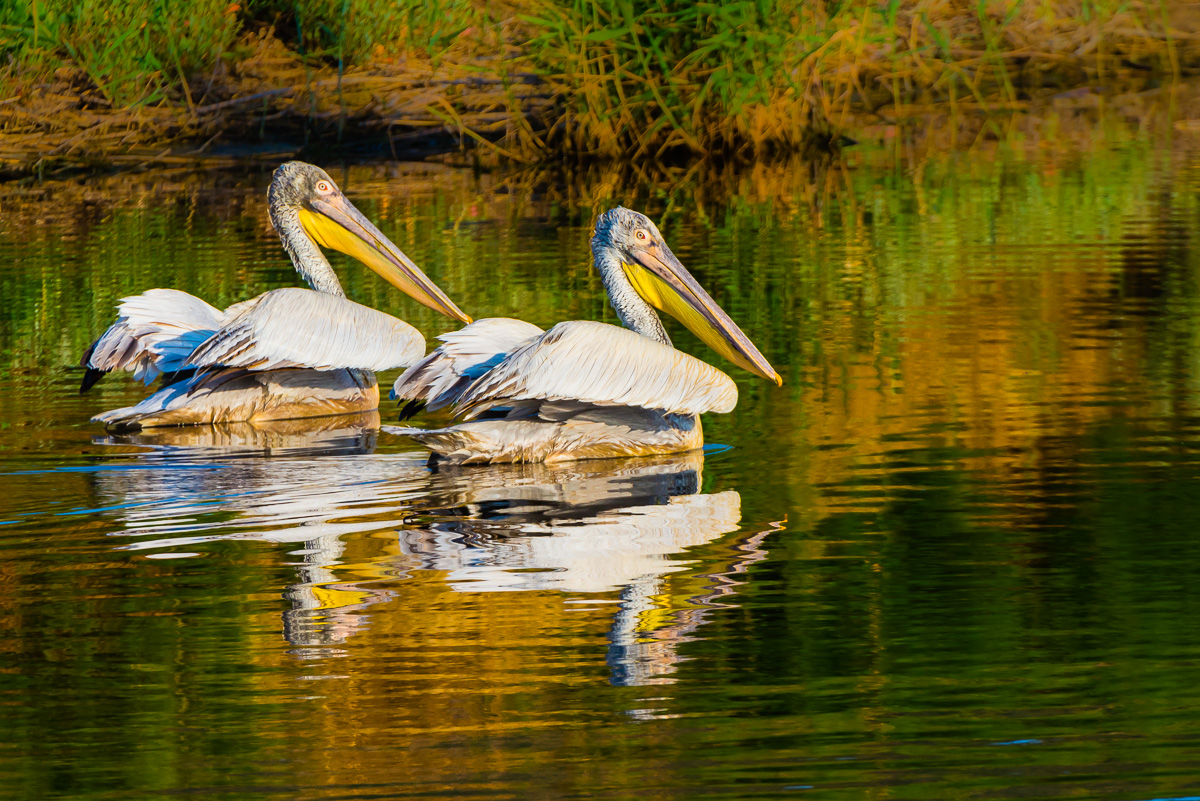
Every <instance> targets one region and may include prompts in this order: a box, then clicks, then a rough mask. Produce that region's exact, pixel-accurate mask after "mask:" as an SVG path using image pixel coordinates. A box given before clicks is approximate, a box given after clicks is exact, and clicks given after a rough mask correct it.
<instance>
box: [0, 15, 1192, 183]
mask: <svg viewBox="0 0 1200 801" xmlns="http://www.w3.org/2000/svg"><path fill="white" fill-rule="evenodd" d="M0 55H3V63H4V66H3V67H2V68H0V89H2V90H3V95H4V96H3V99H0V160H3V161H4V162H6V163H7V164H8V166H9V167H10V168H11V167H12V166H13V165H26V166H28V165H32V164H37V163H43V164H44V163H46V162H47V161H49V162H50V163H53V162H54V161H56V160H57V161H67V162H84V163H87V162H89V161H96V162H105V161H114V160H117V161H119V160H122V159H125V160H142V159H147V158H156V159H158V160H164V159H171V158H186V157H188V155H189V154H193V153H196V152H205V151H209V150H211V149H212V148H214V147H220V146H221V145H222V144H225V145H227V144H228V143H231V142H233V143H239V144H243V145H244V144H247V143H255V142H268V143H270V142H279V141H285V142H287V143H289V144H290V145H291V146H293V147H300V146H308V147H313V146H333V147H341V148H343V149H344V148H345V147H346V146H347V145H350V144H353V146H354V147H356V148H360V149H362V148H367V149H370V148H377V149H378V151H379V153H378V154H379V155H402V154H411V153H414V152H420V151H422V150H424V151H426V152H427V151H429V150H436V149H447V148H457V147H460V146H462V145H465V144H470V143H475V144H481V145H482V149H481V152H488V153H494V154H497V155H500V156H503V157H507V158H511V159H517V160H525V161H530V160H537V159H540V158H544V157H546V156H549V155H554V156H562V155H572V156H581V157H598V158H618V157H624V158H629V157H641V158H644V157H650V156H657V157H664V156H668V155H678V154H681V153H682V154H688V155H695V154H699V155H719V156H746V157H761V156H764V155H768V154H773V153H778V152H795V151H798V150H799V151H804V150H807V149H812V148H817V149H825V148H828V147H831V146H836V145H837V143H838V142H839V141H842V136H843V135H845V134H848V135H850V136H853V135H854V127H855V120H862V119H863V118H864V115H866V117H867V118H871V119H875V120H878V119H884V120H896V121H898V120H903V119H904V118H905V117H908V116H911V115H912V114H913V112H914V109H916V110H922V109H927V108H928V106H929V105H930V104H941V105H944V106H948V107H953V108H956V109H971V110H981V111H984V112H987V111H990V110H994V109H997V108H1011V107H1013V106H1015V105H1018V104H1021V103H1024V102H1027V101H1028V100H1029V99H1030V98H1031V97H1036V96H1038V95H1039V94H1046V93H1055V92H1062V91H1066V90H1071V89H1075V88H1079V87H1084V86H1089V87H1095V86H1097V85H1113V84H1115V83H1120V84H1123V85H1125V86H1144V85H1147V83H1148V82H1149V83H1160V82H1162V81H1163V80H1169V79H1173V78H1177V77H1179V76H1182V75H1186V74H1189V73H1192V72H1196V71H1197V70H1200V4H1196V3H1190V2H1184V1H1183V0H1023V1H1021V0H1006V1H1005V2H988V1H987V0H981V2H979V3H973V4H972V3H965V2H956V1H955V0H886V1H885V2H878V1H877V0H876V1H871V0H823V1H822V2H801V1H800V0H749V1H747V2H732V3H718V2H697V3H668V2H665V0H513V2H510V3H506V4H498V3H482V2H477V0H437V1H436V2H430V3H412V2H401V3H376V2H373V1H372V0H243V2H230V0H193V1H192V2H189V3H174V2H169V1H168V0H133V1H132V2H130V1H129V0H31V2H29V3H17V4H8V5H6V6H4V7H3V8H0Z"/></svg>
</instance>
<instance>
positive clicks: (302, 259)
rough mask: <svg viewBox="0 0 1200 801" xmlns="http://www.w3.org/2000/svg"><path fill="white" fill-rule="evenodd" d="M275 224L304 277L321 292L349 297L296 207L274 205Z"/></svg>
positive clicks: (285, 247)
mask: <svg viewBox="0 0 1200 801" xmlns="http://www.w3.org/2000/svg"><path fill="white" fill-rule="evenodd" d="M271 222H272V223H273V224H274V225H275V230H276V231H278V232H279V239H280V241H282V242H283V249H284V250H286V251H287V253H288V255H289V256H291V257H292V264H293V265H294V266H295V268H296V272H298V273H300V277H301V278H303V279H304V280H305V281H307V282H308V285H309V286H311V287H312V288H313V289H315V290H317V291H318V292H324V293H325V294H327V295H338V296H339V297H345V296H346V293H345V292H344V291H343V290H342V282H341V281H339V280H338V277H337V273H335V272H334V271H333V267H331V266H330V264H329V260H328V259H326V258H325V254H324V253H322V252H321V249H320V248H319V247H317V243H316V242H314V241H313V240H312V237H310V236H309V235H308V233H307V232H306V231H305V230H304V226H303V225H301V224H300V215H299V214H298V213H297V212H296V210H295V209H294V208H291V207H288V206H279V205H278V204H275V203H272V204H271Z"/></svg>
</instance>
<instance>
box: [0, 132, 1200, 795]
mask: <svg viewBox="0 0 1200 801" xmlns="http://www.w3.org/2000/svg"><path fill="white" fill-rule="evenodd" d="M332 172H333V174H334V177H335V178H337V179H338V180H339V181H340V182H341V183H342V184H343V186H344V188H345V189H346V190H347V192H348V194H349V195H350V197H351V198H352V200H354V202H355V203H356V204H358V205H359V206H360V208H361V209H362V210H363V211H364V212H365V213H366V214H367V215H368V216H370V217H371V218H372V219H374V220H376V221H377V222H378V224H379V226H380V228H381V229H382V230H383V231H384V232H385V233H387V234H388V235H389V236H390V237H391V238H392V239H393V240H394V241H395V242H396V243H397V244H399V245H400V246H401V247H402V248H403V249H404V250H405V251H406V252H407V253H408V254H409V255H410V256H411V257H412V258H413V259H414V260H415V261H416V262H417V263H418V264H420V265H422V266H423V267H424V268H425V269H426V271H427V272H428V273H429V274H430V275H431V277H432V278H433V279H434V280H435V281H437V282H438V283H439V285H441V286H442V287H443V288H444V289H445V290H446V291H447V293H448V294H449V295H450V296H451V297H453V298H454V299H455V300H456V301H457V302H458V303H459V304H460V305H461V306H462V308H463V309H464V310H466V311H467V312H468V313H469V314H472V315H474V316H476V317H481V316H489V315H509V316H518V317H522V318H524V319H528V320H531V321H533V322H535V323H538V324H540V325H549V324H552V323H554V322H556V321H558V320H562V319H580V318H585V319H602V320H607V321H609V322H613V321H614V317H613V315H612V312H611V310H610V309H608V307H607V305H606V301H605V299H604V297H603V290H602V287H601V285H600V282H599V280H598V278H597V277H596V275H595V274H594V272H592V270H591V269H590V267H589V264H588V253H587V238H588V233H589V231H588V226H589V223H590V221H591V219H592V218H593V216H594V214H595V213H596V212H597V211H599V210H601V209H603V208H606V207H608V206H611V205H613V204H615V203H618V202H619V203H624V204H625V205H629V206H633V207H637V208H641V209H644V210H646V211H647V212H648V213H650V214H651V215H652V216H653V217H655V219H660V220H662V221H663V224H662V228H663V230H664V233H665V234H666V236H667V238H668V241H669V242H670V243H671V244H672V246H673V248H674V249H675V252H676V253H677V254H678V255H679V257H680V259H681V260H682V261H683V262H684V263H685V264H686V265H688V267H689V268H690V269H691V270H692V272H693V273H694V274H695V275H696V276H697V278H698V280H699V281H700V282H701V283H702V284H704V285H705V286H706V287H708V288H709V289H710V290H711V292H712V294H713V296H714V297H715V298H716V300H717V301H718V302H719V303H721V304H722V305H723V306H724V308H725V309H727V310H728V311H729V313H730V314H731V316H732V317H733V318H734V319H735V320H737V321H738V322H739V323H740V324H741V325H742V326H743V328H744V329H745V330H746V331H747V332H748V333H749V334H750V336H751V337H752V338H753V339H754V340H755V341H756V343H757V344H758V345H759V347H760V348H761V349H762V350H763V352H764V353H765V354H767V355H768V357H769V358H770V359H771V361H772V362H773V363H774V365H775V366H776V368H777V369H778V370H779V372H780V373H781V374H782V375H783V377H784V382H785V383H784V386H783V388H782V389H775V388H774V387H773V386H771V385H769V384H767V383H766V382H763V381H761V380H758V379H755V378H754V377H752V376H749V375H748V374H746V373H744V372H740V371H737V370H736V368H733V367H731V366H730V365H728V364H725V363H723V362H721V361H720V359H719V358H718V357H717V356H716V355H715V354H712V353H711V352H709V351H706V350H705V349H704V347H703V345H702V344H701V343H699V342H698V341H697V340H696V339H695V338H693V337H691V335H690V334H687V333H686V332H685V331H683V330H682V329H681V328H680V327H679V326H677V325H673V324H672V326H671V332H672V335H673V336H674V337H675V338H676V341H677V344H678V345H679V346H680V347H681V348H683V349H685V350H688V351H690V352H692V353H695V354H696V355H699V356H701V357H702V358H705V359H706V360H708V361H711V362H713V363H715V364H718V365H720V366H721V367H722V368H723V369H726V370H728V371H729V372H730V374H731V375H733V376H734V377H735V378H736V379H737V381H738V383H739V386H740V389H741V400H740V403H739V405H738V407H737V409H736V410H735V412H734V413H732V414H730V415H725V416H715V415H714V416H709V417H708V418H707V419H706V421H705V427H706V433H707V438H708V441H709V443H710V447H709V448H708V450H707V451H706V452H704V453H697V454H689V455H681V456H676V457H669V458H659V459H642V460H623V461H615V462H610V461H596V462H590V463H579V464H575V465H566V466H556V467H543V466H523V467H522V466H510V467H503V468H495V469H458V470H455V469H440V470H436V471H433V470H430V469H429V468H428V467H427V466H426V464H425V455H426V454H425V453H424V452H422V451H421V450H420V449H418V448H416V447H414V446H413V445H412V444H411V443H407V442H405V441H404V440H401V439H398V438H395V437H391V436H389V435H388V434H386V433H380V432H379V430H378V428H379V424H380V421H381V419H382V421H383V422H389V421H391V420H392V419H393V418H394V415H395V410H394V408H393V407H392V406H391V404H387V403H385V404H384V406H383V408H382V409H381V410H380V415H379V416H375V415H363V416H358V417H350V418H330V419H328V420H325V421H322V422H321V423H320V424H319V425H313V424H304V425H295V424H280V425H277V426H274V427H271V428H268V429H253V428H250V427H245V426H225V427H222V428H219V429H204V430H193V431H165V432H157V433H145V434H141V435H133V436H128V437H109V436H106V435H104V434H103V432H101V431H99V430H97V429H96V428H95V427H94V426H92V425H90V424H89V423H88V417H89V416H90V415H92V414H95V413H96V412H98V411H101V410H104V409H107V408H111V407H113V406H118V405H126V404H128V403H131V402H134V401H135V400H136V399H137V398H139V397H140V396H141V395H142V393H143V391H144V390H143V389H142V388H140V387H139V386H137V385H135V384H134V383H133V382H132V381H130V380H128V379H125V378H122V377H109V378H108V379H106V380H105V381H103V382H102V383H101V384H100V385H98V386H97V387H96V388H95V389H94V390H93V391H92V392H90V393H89V394H88V395H85V396H82V397H80V396H78V395H77V394H76V393H75V388H76V386H77V384H78V380H79V378H80V372H79V370H78V368H76V367H75V364H76V363H77V361H78V358H79V354H80V353H81V352H82V351H83V349H84V348H85V347H86V346H87V344H88V343H89V342H90V341H91V339H92V338H94V337H95V336H96V335H97V334H98V333H99V332H100V331H101V330H103V327H104V326H105V325H106V324H107V323H108V322H109V321H110V320H111V319H112V316H113V315H112V309H113V306H114V304H115V302H116V301H117V299H118V298H120V297H122V296H124V295H126V294H131V293H134V292H137V291H140V290H142V289H146V288H149V287H152V286H165V287H175V288H179V289H183V290H186V291H190V292H194V293H196V294H198V295H200V296H201V297H204V298H205V299H206V300H208V301H210V302H212V303H213V304H214V305H219V306H223V305H227V304H230V303H233V302H236V301H238V300H243V299H246V298H248V297H251V296H253V295H255V294H257V293H259V292H261V291H263V290H266V289H269V288H272V287H277V286H290V285H293V284H294V283H295V282H296V277H295V275H294V273H293V271H292V269H291V267H290V266H289V265H288V263H287V261H286V260H285V258H284V256H283V254H282V252H281V250H280V248H279V246H278V241H277V240H275V239H274V235H273V234H272V233H271V232H270V230H269V228H268V226H267V223H266V214H265V208H264V192H265V187H266V184H267V181H268V179H269V171H267V170H258V169H257V168H255V169H246V170H238V171H216V170H212V171H194V170H179V171H151V172H148V173H144V174H140V175H121V176H108V177H104V176H93V177H88V178H79V179H73V180H69V181H61V182H49V183H45V184H26V185H20V184H10V185H7V186H4V187H0V293H2V296H3V298H4V299H5V302H4V304H3V308H2V309H0V344H2V345H3V347H2V348H0V378H2V381H0V524H2V525H0V550H2V553H3V559H2V560H0V587H2V589H3V592H0V630H2V631H3V635H4V636H3V638H0V676H2V679H0V705H2V708H3V710H4V712H3V718H4V721H5V728H6V736H5V737H4V738H3V739H2V740H0V774H3V776H4V781H3V782H2V783H0V796H3V797H10V798H86V799H141V798H165V797H176V796H180V795H186V796H191V797H198V798H287V799H292V798H313V799H326V798H327V799H350V798H406V797H421V798H489V799H491V798H513V799H524V798H613V799H618V798H622V799H623V798H633V797H636V798H647V799H651V798H653V799H658V798H663V799H666V798H698V797H701V798H702V797H719V798H777V797H787V796H791V795H807V796H809V797H817V798H827V799H861V798H864V797H867V796H870V797H879V798H912V799H929V798H955V799H961V798H1023V799H1027V798H1101V799H1114V801H1116V800H1118V799H1124V800H1126V801H1139V800H1141V799H1152V798H1182V797H1188V796H1196V795H1200V780H1198V779H1197V776H1200V714H1198V712H1200V689H1198V688H1200V683H1198V682H1197V681H1196V670H1197V665H1200V629H1198V628H1197V624H1196V621H1197V620H1200V589H1198V588H1200V538H1198V537H1197V535H1196V532H1197V531H1200V500H1198V499H1200V493H1198V490H1200V365H1198V364H1197V360H1196V353H1197V352H1198V347H1197V346H1198V344H1200V343H1198V342H1197V336H1198V334H1200V323H1198V322H1197V321H1198V320H1200V281H1198V276H1200V246H1198V245H1197V244H1196V242H1195V238H1194V233H1193V232H1195V231H1197V230H1200V140H1196V139H1190V140H1189V139H1187V138H1186V137H1184V138H1179V137H1176V138H1174V139H1169V138H1168V139H1151V138H1148V137H1147V138H1138V137H1133V138H1131V139H1129V140H1127V141H1122V142H1118V143H1110V144H1108V145H1105V146H1097V147H1094V148H1092V149H1089V150H1087V151H1071V150H1070V149H1065V150H1064V149H1046V150H1041V151H1033V152H1012V151H1009V150H1008V149H1006V148H1004V147H1000V146H994V147H984V146H981V147H980V148H977V149H975V150H973V151H971V152H967V153H958V154H951V155H943V156H936V157H935V156H929V157H924V158H922V159H921V160H919V161H916V162H913V161H911V160H905V159H897V158H895V157H893V155H892V154H891V153H888V152H874V151H867V150H865V149H864V150H863V151H862V152H849V153H847V155H846V160H845V162H835V163H833V164H830V165H826V166H823V167H817V168H810V167H805V168H795V167H787V166H778V167H767V166H759V167H755V168H752V169H747V170H742V171H737V172H729V173H725V174H722V175H718V176H712V175H703V174H699V173H697V172H695V171H691V172H688V171H685V170H680V171H667V172H664V173H662V174H658V175H653V176H648V177H645V179H644V180H643V179H639V178H638V177H637V176H630V175H628V174H624V175H622V174H611V173H605V172H604V171H595V172H585V173H583V174H578V175H566V176H564V175H549V174H539V173H531V172H516V173H511V174H486V173H485V174H483V175H478V176H477V175H475V174H473V173H472V172H471V171H470V170H459V169H455V168H452V167H444V166H438V165H409V164H390V165H367V166H355V167H350V168H345V169H340V168H334V169H332ZM335 266H337V267H338V268H339V269H340V270H341V272H342V275H343V276H344V282H345V284H346V286H347V290H348V292H349V294H350V295H351V297H352V298H354V299H356V300H359V301H362V302H364V303H368V304H370V305H373V306H376V307H378V308H381V309H383V310H385V311H388V312H390V313H394V314H397V315H399V316H401V317H403V318H405V319H407V320H409V321H412V322H413V323H414V324H415V325H417V326H418V327H420V328H421V329H422V330H423V331H424V332H425V333H426V335H427V336H433V335H435V334H436V333H438V332H439V331H442V330H444V329H445V328H446V327H447V326H448V323H447V322H446V320H445V319H444V318H441V317H438V316H436V315H435V314H434V313H433V312H431V311H429V310H427V309H425V308H424V307H420V306H418V305H417V304H415V303H413V302H411V301H410V300H409V299H407V298H406V297H404V296H402V295H400V294H399V293H398V292H396V291H395V290H393V289H392V288H391V287H389V286H388V285H386V284H385V283H383V282H382V281H381V280H379V279H377V278H376V277H375V276H374V275H373V274H371V273H370V272H369V271H368V270H366V269H365V268H362V267H360V266H358V265H354V264H351V263H348V262H347V261H346V260H344V259H337V260H336V264H335ZM389 378H390V376H387V377H385V380H387V379H389Z"/></svg>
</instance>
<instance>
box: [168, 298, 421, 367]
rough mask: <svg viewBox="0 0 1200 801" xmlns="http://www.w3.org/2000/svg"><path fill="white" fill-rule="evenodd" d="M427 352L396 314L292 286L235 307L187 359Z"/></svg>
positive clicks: (362, 362)
mask: <svg viewBox="0 0 1200 801" xmlns="http://www.w3.org/2000/svg"><path fill="white" fill-rule="evenodd" d="M424 352H425V338H424V337H423V336H421V333H420V332H419V331H417V329H415V328H413V327H412V326H411V325H409V324H408V323H406V322H403V321H402V320H397V319H396V318H395V317H392V316H391V315H390V314H384V313H383V312H381V311H376V310H375V309H372V308H369V307H367V306H363V305H362V304H360V303H355V302H354V301H351V300H347V299H346V298H343V297H339V296H337V295H326V294H324V293H321V292H314V291H312V290H311V289H300V288H298V287H288V288H285V289H273V290H271V291H270V292H264V293H263V294H261V295H259V296H258V297H257V298H254V299H252V300H248V301H246V302H245V303H239V304H238V305H237V306H233V307H230V309H229V312H228V315H227V319H226V321H225V323H224V324H223V325H222V326H221V328H220V329H219V330H217V331H216V332H215V333H214V334H213V335H212V336H210V337H209V338H208V339H207V340H205V341H204V342H202V343H201V344H200V345H199V347H197V348H196V350H195V351H194V352H193V353H192V355H191V356H190V357H189V358H188V360H187V364H188V366H190V367H200V368H207V367H244V368H248V369H253V370H273V369H278V368H282V367H308V368H311V369H314V370H338V369H341V368H358V369H362V370H389V369H392V368H395V367H407V366H408V365H410V364H412V363H413V361H415V360H416V359H418V358H420V357H421V355H422V354H423V353H424Z"/></svg>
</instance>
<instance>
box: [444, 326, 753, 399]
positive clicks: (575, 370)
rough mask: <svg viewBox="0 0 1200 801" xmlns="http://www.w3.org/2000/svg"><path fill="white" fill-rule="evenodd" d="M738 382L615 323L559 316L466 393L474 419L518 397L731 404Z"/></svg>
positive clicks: (464, 393)
mask: <svg viewBox="0 0 1200 801" xmlns="http://www.w3.org/2000/svg"><path fill="white" fill-rule="evenodd" d="M737 396H738V391H737V384H735V383H733V380H732V379H731V378H730V377H729V376H727V375H725V374H724V373H722V372H721V371H720V370H718V369H717V368H715V367H713V366H711V365H708V364H705V363H704V362H702V361H700V360H699V359H697V358H695V357H693V356H689V355H688V354H686V353H683V352H681V351H677V350H675V349H674V348H672V347H669V346H667V345H663V344H661V343H659V342H655V341H654V340H652V339H650V338H648V337H644V336H642V335H641V334H637V333H634V332H633V331H629V330H628V329H625V328H618V327H616V326H615V325H606V324H605V323H596V322H591V321H587V320H573V321H570V322H565V323H559V324H558V325H556V326H554V327H553V328H551V329H550V330H549V331H547V332H546V333H544V334H542V335H541V336H539V337H536V338H534V339H531V340H529V341H527V342H525V343H524V344H522V345H521V346H520V347H518V348H517V349H516V350H514V351H512V352H511V353H509V354H507V355H506V356H505V357H504V358H503V359H502V360H501V361H500V362H499V363H498V364H497V365H496V366H495V367H493V368H492V369H491V370H489V371H488V372H487V373H486V374H485V375H484V376H482V377H481V378H480V379H478V380H477V381H475V382H474V383H473V384H471V385H470V386H469V387H468V388H467V389H466V391H464V392H463V394H462V395H461V396H460V397H459V399H458V413H459V414H461V415H462V417H463V419H466V420H470V419H472V418H475V417H478V416H479V415H480V414H481V413H483V412H485V411H487V410H488V409H491V408H493V407H495V406H501V405H507V404H511V402H512V401H523V400H543V401H560V400H570V401H578V402H581V403H588V404H595V405H597V406H634V407H637V408H640V409H651V410H656V411H661V412H666V413H669V414H700V413H701V412H728V411H730V410H732V409H733V407H734V406H736V405H737Z"/></svg>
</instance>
